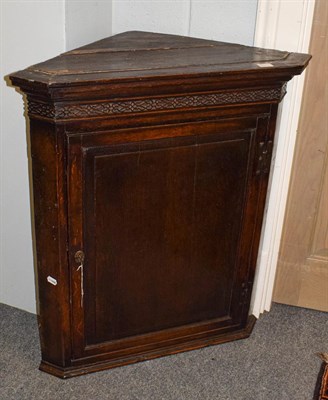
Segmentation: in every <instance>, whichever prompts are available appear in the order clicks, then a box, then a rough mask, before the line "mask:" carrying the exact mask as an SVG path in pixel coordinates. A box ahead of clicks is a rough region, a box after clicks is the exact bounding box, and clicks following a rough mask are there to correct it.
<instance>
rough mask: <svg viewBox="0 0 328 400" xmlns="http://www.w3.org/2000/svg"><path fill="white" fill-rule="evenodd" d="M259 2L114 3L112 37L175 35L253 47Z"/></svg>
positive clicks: (143, 0)
mask: <svg viewBox="0 0 328 400" xmlns="http://www.w3.org/2000/svg"><path fill="white" fill-rule="evenodd" d="M256 10H257V0H228V1H227V0H152V1H149V0H113V34H115V33H119V32H124V31H128V30H145V31H151V32H162V33H173V34H177V35H186V36H194V37H199V38H204V39H213V40H221V41H226V42H238V43H241V44H246V45H252V44H253V40H254V32H255V22H256Z"/></svg>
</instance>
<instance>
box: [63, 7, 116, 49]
mask: <svg viewBox="0 0 328 400" xmlns="http://www.w3.org/2000/svg"><path fill="white" fill-rule="evenodd" d="M65 10H66V12H65V16H66V23H65V25H66V26H65V29H66V50H72V49H75V48H76V47H80V46H83V45H85V44H88V43H91V42H94V41H96V40H99V39H103V38H104V37H107V36H110V35H111V34H112V2H111V0H105V1H104V0H102V1H93V0H66V1H65Z"/></svg>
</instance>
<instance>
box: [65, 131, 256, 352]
mask: <svg viewBox="0 0 328 400" xmlns="http://www.w3.org/2000/svg"><path fill="white" fill-rule="evenodd" d="M170 129H171V130H172V131H170ZM199 129H201V126H200V127H199ZM167 130H168V132H167V133H168V136H169V134H170V132H171V135H172V136H171V137H166V138H159V139H156V140H154V139H152V137H154V136H156V128H154V129H153V130H152V131H151V132H149V133H148V134H147V135H148V136H149V137H147V135H146V136H145V135H144V136H143V137H142V140H138V138H137V137H136V138H135V140H133V141H131V142H125V143H120V141H118V142H113V139H112V138H113V137H115V135H113V134H112V135H111V134H110V133H108V135H107V136H106V135H105V134H104V135H105V136H104V137H103V138H102V139H99V135H95V136H94V139H93V138H92V137H91V139H90V136H91V135H89V139H88V140H87V141H85V140H84V139H83V135H81V136H78V137H77V136H75V137H73V138H72V139H71V140H70V145H69V153H70V154H69V159H70V177H69V198H70V201H69V224H70V226H71V243H70V248H71V255H72V257H71V260H72V261H71V262H72V264H73V265H72V269H71V276H72V296H73V298H72V301H73V310H74V311H73V332H74V335H75V336H74V347H75V356H76V357H78V356H81V355H83V354H86V353H83V351H84V350H87V349H89V350H90V349H93V350H92V351H94V349H96V348H97V346H102V345H104V344H105V345H107V346H109V347H108V348H109V350H110V346H111V345H113V344H114V345H115V343H118V342H119V343H124V340H133V341H134V342H133V343H134V345H136V344H138V338H140V340H141V341H142V340H144V338H145V337H147V338H148V341H149V342H151V340H152V335H154V341H156V333H158V332H168V333H170V332H171V336H170V335H169V336H170V337H172V338H173V337H174V332H175V331H174V329H176V328H179V327H188V326H190V327H191V326H192V327H195V326H196V327H197V324H204V322H206V323H211V321H212V322H216V323H217V326H220V324H225V325H227V321H229V323H230V324H233V323H235V324H236V316H237V320H238V318H239V316H238V311H237V312H236V310H232V307H233V304H234V303H233V292H234V290H236V285H237V284H238V285H239V284H240V282H238V279H237V271H238V268H239V267H240V266H239V255H238V249H239V247H240V240H241V236H242V235H241V231H242V225H243V214H244V208H245V201H246V195H247V186H248V180H249V175H250V172H249V171H250V168H249V164H250V160H251V155H252V151H253V142H254V140H253V139H254V135H253V133H254V129H246V130H242V131H237V132H232V133H231V132H229V134H227V133H225V132H219V133H217V131H216V130H215V127H213V128H210V129H208V128H207V130H206V131H205V134H202V135H200V134H194V130H190V133H191V134H190V135H188V132H187V131H186V132H187V134H184V136H178V137H174V135H173V133H174V129H173V128H167ZM221 130H222V129H221ZM172 132H173V133H172ZM141 136H142V135H141V134H140V137H141ZM77 251H83V253H84V261H83V265H82V264H81V260H80V259H76V257H75V259H74V254H76V252H77ZM80 264H81V265H82V266H81V267H80ZM238 290H239V288H238ZM232 311H233V312H232ZM241 311H242V308H240V313H241ZM232 314H234V318H235V320H233V318H232ZM229 323H228V325H229ZM147 335H148V336H147ZM129 338H130V339H129ZM131 338H132V339H131ZM122 340H123V342H122ZM127 343H128V342H127ZM127 346H128V344H127ZM114 347H115V346H114ZM90 351H91V350H90Z"/></svg>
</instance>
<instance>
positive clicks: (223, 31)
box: [0, 0, 257, 312]
mask: <svg viewBox="0 0 328 400" xmlns="http://www.w3.org/2000/svg"><path fill="white" fill-rule="evenodd" d="M0 5H1V74H0V75H1V77H3V76H4V75H7V74H9V73H11V72H14V71H16V70H19V69H23V68H26V67H27V66H29V65H31V64H35V63H37V62H40V61H43V60H46V59H48V58H51V57H53V56H56V55H58V54H59V53H62V52H63V51H65V49H67V50H69V49H72V48H75V47H78V46H81V45H84V44H87V43H90V42H92V41H94V40H97V39H100V38H103V37H106V36H109V35H110V34H111V33H113V34H114V33H119V32H122V31H127V30H135V29H139V30H146V31H153V32H166V33H173V34H180V35H191V36H196V37H202V38H208V39H214V40H223V41H231V42H239V43H243V44H252V43H253V37H254V30H255V19H256V5H257V0H238V1H237V0H229V1H226V0H202V1H201V0H199V1H196V0H146V1H145V0H113V3H112V1H111V0H102V1H92V0H47V1H41V0H35V1H33V0H19V1H14V0H9V1H6V0H0ZM0 120H1V126H0V139H1V150H0V151H1V154H0V156H1V159H0V162H1V164H0V165H1V169H0V179H1V186H0V207H1V210H0V212H1V214H0V218H1V220H0V235H1V240H0V246H1V248H0V302H3V303H6V304H9V305H12V306H15V307H18V308H21V309H24V310H27V311H31V312H35V310H36V307H35V287H34V273H33V256H32V239H31V220H30V199H29V186H28V162H27V151H26V148H27V147H26V133H25V132H26V121H25V118H24V117H23V103H22V97H21V96H20V95H19V94H18V93H17V92H16V91H15V90H14V89H13V88H11V87H8V86H7V85H6V82H5V81H4V80H3V79H2V80H1V118H0Z"/></svg>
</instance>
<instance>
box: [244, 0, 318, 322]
mask: <svg viewBox="0 0 328 400" xmlns="http://www.w3.org/2000/svg"><path fill="white" fill-rule="evenodd" d="M314 4H315V0H293V1H286V0H259V2H258V10H257V20H256V30H255V38H254V45H255V46H258V47H266V48H271V49H279V50H287V51H294V52H300V53H306V52H308V49H309V43H310V37H311V29H312V20H313V11H314ZM304 77H305V74H304V73H303V74H302V75H301V76H299V77H295V78H293V80H292V81H291V82H290V83H289V84H288V87H287V95H286V97H285V99H284V101H283V103H282V106H281V107H280V111H279V115H278V121H277V132H276V135H277V139H276V142H275V149H274V155H273V167H272V170H271V176H270V186H269V187H270V189H269V190H270V191H269V195H268V199H267V204H266V216H265V223H264V229H263V231H262V236H261V244H260V251H259V257H258V265H257V273H256V276H255V282H254V290H253V296H252V302H251V310H250V311H251V313H252V314H254V315H255V316H256V317H259V315H260V314H261V313H263V312H264V311H270V307H271V302H272V292H273V285H274V279H275V273H276V267H277V261H278V252H279V246H280V240H281V234H282V227H283V222H284V215H285V209H286V203H287V195H288V188H289V181H290V175H291V168H292V161H293V155H294V149H295V141H296V133H297V125H298V119H299V113H300V108H301V100H302V93H303V86H304Z"/></svg>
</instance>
